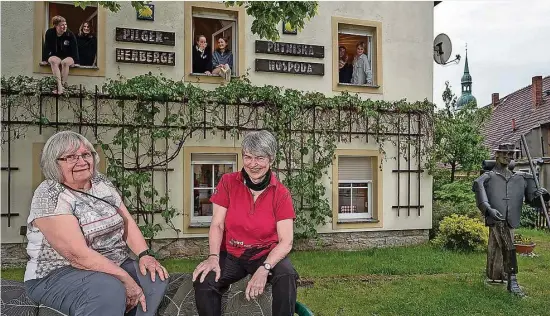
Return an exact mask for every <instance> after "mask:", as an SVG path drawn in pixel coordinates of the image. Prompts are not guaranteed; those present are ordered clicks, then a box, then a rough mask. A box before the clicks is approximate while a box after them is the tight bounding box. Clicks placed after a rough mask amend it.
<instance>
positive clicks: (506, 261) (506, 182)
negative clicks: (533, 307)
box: [472, 143, 550, 296]
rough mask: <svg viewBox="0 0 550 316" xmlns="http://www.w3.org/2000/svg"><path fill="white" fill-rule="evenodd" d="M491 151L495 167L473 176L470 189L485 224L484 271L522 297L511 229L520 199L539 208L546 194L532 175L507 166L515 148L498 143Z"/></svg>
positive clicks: (548, 196)
mask: <svg viewBox="0 0 550 316" xmlns="http://www.w3.org/2000/svg"><path fill="white" fill-rule="evenodd" d="M494 151H495V159H496V161H495V166H494V167H493V169H491V170H490V171H488V172H485V173H484V174H482V175H481V176H480V177H479V178H477V179H476V180H475V181H474V183H473V188H472V190H473V191H474V192H475V195H476V202H477V207H478V208H479V210H480V211H481V213H482V214H483V215H484V216H485V225H486V226H489V246H488V250H487V268H486V274H487V277H488V278H489V280H492V282H498V281H500V282H504V280H507V288H508V291H509V292H511V293H513V294H516V295H518V296H524V295H525V294H524V293H523V291H522V290H521V288H520V287H519V284H518V282H517V278H516V274H517V272H518V264H517V259H516V248H515V246H514V237H513V234H514V229H515V228H518V227H519V222H520V217H521V208H522V206H523V201H526V202H527V203H528V204H530V205H531V206H533V207H540V206H541V205H539V204H540V201H541V199H540V197H541V196H543V198H544V200H546V201H548V200H550V194H549V193H548V191H547V190H546V189H544V188H540V189H537V187H536V184H535V179H534V178H533V175H532V174H530V173H524V172H513V171H512V170H510V169H509V168H508V165H509V164H510V162H511V161H512V160H513V159H514V156H515V154H516V152H518V151H519V150H517V149H516V148H515V146H514V144H510V143H504V144H501V145H499V146H498V148H497V149H495V150H494ZM502 266H504V271H503V269H502Z"/></svg>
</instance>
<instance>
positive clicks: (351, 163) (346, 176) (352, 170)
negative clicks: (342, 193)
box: [338, 157, 372, 181]
mask: <svg viewBox="0 0 550 316" xmlns="http://www.w3.org/2000/svg"><path fill="white" fill-rule="evenodd" d="M338 180H339V181H365V180H372V157H338Z"/></svg>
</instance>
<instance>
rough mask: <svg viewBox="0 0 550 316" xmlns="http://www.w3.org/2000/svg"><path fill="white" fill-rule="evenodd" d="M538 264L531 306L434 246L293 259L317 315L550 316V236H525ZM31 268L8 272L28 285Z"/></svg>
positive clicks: (529, 265) (176, 265)
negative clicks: (25, 277)
mask: <svg viewBox="0 0 550 316" xmlns="http://www.w3.org/2000/svg"><path fill="white" fill-rule="evenodd" d="M519 232H520V233H522V234H523V235H525V236H528V237H531V238H532V239H533V240H534V241H535V242H536V243H537V246H536V248H535V252H536V254H537V255H538V257H533V258H527V257H521V256H518V265H519V274H518V280H519V283H520V285H521V286H522V287H523V288H524V291H525V292H526V293H527V294H528V297H527V298H525V299H519V298H516V297H513V296H511V295H509V294H508V293H507V292H506V288H505V287H503V286H489V285H486V284H485V283H484V279H485V277H484V270H485V260H486V254H485V253H483V252H481V253H456V252H450V251H444V250H440V249H435V248H433V247H431V246H430V245H421V246H414V247H396V248H384V249H370V250H365V251H356V252H347V251H346V252H342V251H324V252H321V251H311V252H294V253H292V254H291V256H290V257H291V260H292V262H293V264H294V265H295V267H296V270H297V271H298V272H299V273H300V276H301V278H302V279H303V280H307V281H308V282H304V284H310V285H308V286H305V287H300V288H299V289H298V300H299V301H300V302H302V303H304V304H306V305H307V306H308V307H309V308H310V309H311V310H312V311H314V312H315V315H318V316H323V315H330V316H336V315H339V316H343V315H346V316H347V315H361V316H363V315H464V316H466V315H495V316H496V315H514V314H518V315H550V311H549V309H548V298H549V297H550V275H549V273H550V234H548V233H547V232H542V231H535V230H524V229H522V230H520V231H519ZM198 262H199V260H177V259H170V260H165V261H163V263H164V265H165V266H166V267H167V269H168V270H169V271H171V272H191V271H192V270H193V269H194V268H195V266H196V265H197V263H198ZM23 273H24V269H7V270H2V278H4V279H14V280H21V279H22V278H23Z"/></svg>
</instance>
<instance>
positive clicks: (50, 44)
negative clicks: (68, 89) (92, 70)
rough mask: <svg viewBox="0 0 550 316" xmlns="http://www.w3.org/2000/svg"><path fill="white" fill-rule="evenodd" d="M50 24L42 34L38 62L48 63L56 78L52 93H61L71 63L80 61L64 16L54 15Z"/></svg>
mask: <svg viewBox="0 0 550 316" xmlns="http://www.w3.org/2000/svg"><path fill="white" fill-rule="evenodd" d="M52 24H53V27H52V28H51V29H48V30H47V31H46V34H45V35H44V49H43V51H42V62H41V63H40V64H41V65H47V64H48V63H49V64H50V66H51V67H52V72H53V74H54V76H55V78H56V79H57V90H54V91H53V93H55V94H62V93H63V85H64V84H66V83H67V77H69V68H70V67H71V66H73V65H74V66H77V65H78V64H79V62H80V60H79V54H78V45H77V42H76V37H75V36H74V34H73V32H71V31H69V30H68V29H67V20H65V18H64V17H62V16H59V15H56V16H54V17H53V18H52ZM60 68H61V71H60Z"/></svg>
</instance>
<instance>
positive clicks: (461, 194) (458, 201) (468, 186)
mask: <svg viewBox="0 0 550 316" xmlns="http://www.w3.org/2000/svg"><path fill="white" fill-rule="evenodd" d="M451 214H459V215H465V216H467V217H470V218H480V219H482V216H481V212H480V211H479V210H478V208H477V206H476V202H475V194H474V192H472V181H464V180H457V181H455V182H452V183H443V184H440V185H439V186H438V187H437V189H436V188H435V183H434V204H433V208H432V229H431V230H430V239H433V238H435V236H436V235H437V232H438V229H439V225H440V222H441V220H443V218H445V217H447V216H449V215H451Z"/></svg>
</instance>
